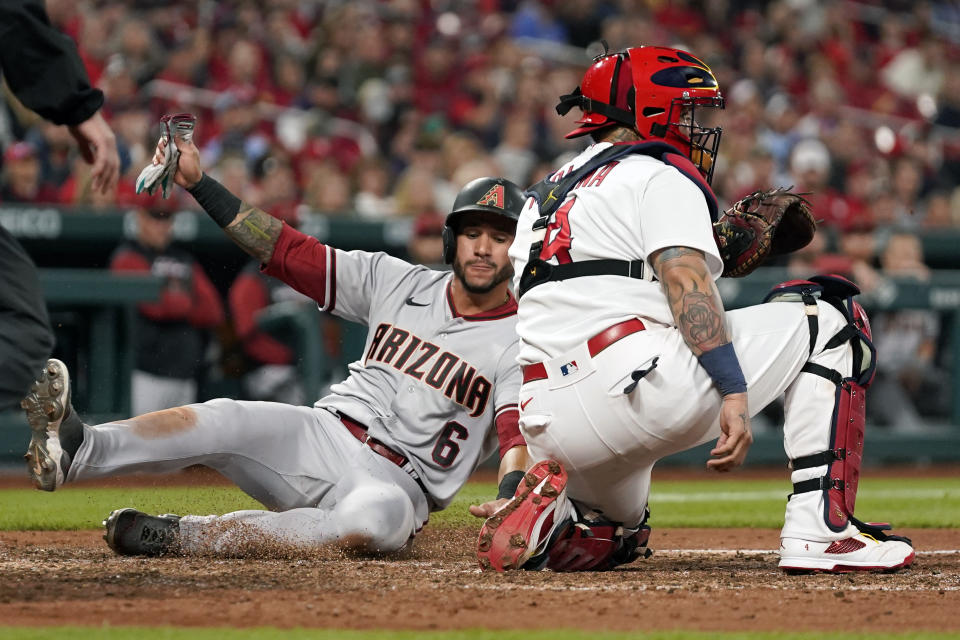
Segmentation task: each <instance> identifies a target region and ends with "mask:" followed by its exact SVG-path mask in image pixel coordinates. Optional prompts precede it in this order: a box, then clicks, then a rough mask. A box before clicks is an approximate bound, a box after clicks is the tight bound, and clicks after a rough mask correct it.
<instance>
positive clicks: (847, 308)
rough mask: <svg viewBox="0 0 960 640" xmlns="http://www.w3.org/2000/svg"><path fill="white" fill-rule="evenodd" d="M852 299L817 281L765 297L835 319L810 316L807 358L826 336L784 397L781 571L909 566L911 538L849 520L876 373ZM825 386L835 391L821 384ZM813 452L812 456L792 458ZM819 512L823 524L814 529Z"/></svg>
mask: <svg viewBox="0 0 960 640" xmlns="http://www.w3.org/2000/svg"><path fill="white" fill-rule="evenodd" d="M857 293H859V290H858V289H857V288H856V286H855V285H854V284H853V283H851V282H849V281H848V280H845V279H842V278H839V277H835V276H818V277H816V278H811V279H810V280H809V281H793V282H790V283H784V284H783V285H780V286H779V287H778V288H776V289H775V290H774V292H773V293H772V294H771V296H768V300H773V301H789V300H791V299H794V300H795V299H798V298H800V299H801V300H802V301H803V302H804V304H805V305H807V308H808V309H810V308H811V307H816V306H817V304H816V298H820V299H821V300H822V301H823V302H827V303H829V304H830V306H832V307H833V308H834V309H836V310H837V311H839V312H840V313H839V314H837V313H833V311H832V310H831V309H829V308H828V307H826V306H824V305H821V306H820V307H819V308H818V311H813V310H811V311H808V313H807V318H808V320H809V321H810V323H811V331H810V336H811V342H810V344H811V353H813V352H814V350H815V345H817V344H818V341H817V337H818V334H819V333H820V332H821V331H826V332H827V334H826V335H830V337H829V338H828V339H827V340H826V341H825V342H824V344H823V347H822V348H821V349H819V351H818V352H817V353H816V354H814V355H813V356H812V357H811V359H810V361H809V362H808V363H807V364H806V365H804V367H803V369H802V371H803V372H804V373H807V374H813V376H809V375H808V376H804V375H802V374H801V375H800V376H799V377H798V379H797V381H795V382H794V384H792V385H791V387H790V388H789V389H788V392H787V405H788V406H787V414H788V415H787V424H786V425H785V428H784V432H785V446H786V448H787V453H788V454H791V455H793V457H792V459H791V467H792V468H793V470H794V471H793V474H792V481H793V483H794V484H793V489H794V490H793V493H792V494H791V495H790V497H789V498H788V504H787V513H786V522H785V525H784V531H783V538H782V541H781V545H782V549H781V562H780V566H781V568H784V569H787V570H819V571H845V570H852V569H867V570H878V569H879V570H894V569H897V568H900V567H903V566H906V565H908V564H910V562H912V560H913V549H912V548H911V547H910V541H909V540H908V539H906V538H900V537H897V536H889V535H886V534H885V533H884V530H885V529H889V526H887V525H868V524H866V523H863V522H861V521H859V520H857V519H856V518H854V517H853V510H854V506H855V503H856V495H857V486H858V484H859V475H860V462H861V459H862V455H863V436H864V416H865V409H866V389H867V387H869V385H870V383H871V382H872V380H873V375H874V371H875V366H876V352H875V349H874V347H873V343H872V341H871V335H870V324H869V321H868V319H867V316H866V313H865V312H864V311H863V308H862V307H861V306H860V305H859V304H858V303H856V302H855V301H854V300H853V296H854V295H856V294H857ZM820 325H823V326H820ZM841 371H849V372H850V375H845V374H843V373H841ZM814 376H816V377H814ZM823 379H826V380H828V381H830V382H831V383H832V385H824V384H823ZM831 400H832V402H831ZM828 411H829V414H828V413H827V412H828ZM828 415H829V422H827V417H828ZM827 426H828V427H829V431H827V430H826V429H825V427H827ZM826 435H828V438H824V436H826ZM811 449H812V450H813V453H803V454H802V455H795V454H796V453H802V452H803V451H804V450H806V451H811ZM817 512H819V513H820V514H821V517H822V524H817V522H816V521H813V522H811V516H814V514H816V513H817ZM814 519H815V520H819V519H820V518H818V517H816V516H814ZM863 534H867V535H866V536H864V535H863Z"/></svg>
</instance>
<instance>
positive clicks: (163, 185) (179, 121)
mask: <svg viewBox="0 0 960 640" xmlns="http://www.w3.org/2000/svg"><path fill="white" fill-rule="evenodd" d="M160 124H161V130H160V140H159V141H158V142H157V150H156V152H155V153H154V155H153V160H152V161H151V163H150V164H149V165H147V166H146V167H144V168H143V171H141V172H140V175H139V176H138V177H137V184H136V190H137V193H141V192H143V191H146V192H147V193H149V194H150V195H153V194H154V193H155V192H156V190H157V188H158V187H159V188H160V193H161V195H162V196H163V197H164V198H168V197H169V196H170V193H171V191H172V189H173V176H174V174H176V172H177V162H178V161H179V160H180V150H179V149H177V145H175V144H173V142H172V136H178V137H180V138H181V139H183V140H186V141H188V142H189V141H190V140H191V139H193V129H194V126H195V124H196V118H195V117H194V116H193V115H191V114H189V113H178V114H176V115H165V116H163V118H161V119H160ZM164 143H166V144H164ZM161 146H163V150H162V151H161V150H160V147H161Z"/></svg>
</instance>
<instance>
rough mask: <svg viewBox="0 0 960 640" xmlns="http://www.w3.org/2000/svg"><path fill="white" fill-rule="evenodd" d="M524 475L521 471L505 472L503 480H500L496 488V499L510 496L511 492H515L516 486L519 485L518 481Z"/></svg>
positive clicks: (511, 495)
mask: <svg viewBox="0 0 960 640" xmlns="http://www.w3.org/2000/svg"><path fill="white" fill-rule="evenodd" d="M524 475H525V474H524V473H523V471H510V472H509V473H507V474H505V475H504V476H503V480H501V481H500V488H499V489H498V490H497V499H500V498H512V497H513V494H515V493H516V492H517V487H519V486H520V481H521V480H523V476H524Z"/></svg>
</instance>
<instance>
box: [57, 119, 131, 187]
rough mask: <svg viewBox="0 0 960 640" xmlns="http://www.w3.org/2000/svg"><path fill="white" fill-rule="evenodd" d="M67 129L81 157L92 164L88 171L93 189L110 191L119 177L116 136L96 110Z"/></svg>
mask: <svg viewBox="0 0 960 640" xmlns="http://www.w3.org/2000/svg"><path fill="white" fill-rule="evenodd" d="M68 129H69V130H70V133H71V134H72V135H73V137H74V138H76V140H77V144H78V145H79V146H80V153H81V155H83V159H84V160H86V161H87V162H89V163H90V164H92V165H93V169H92V171H91V172H90V177H91V179H92V185H91V186H92V187H93V190H94V191H99V192H100V193H104V194H107V193H111V192H112V191H113V190H114V189H115V188H116V186H117V179H118V178H119V177H120V155H119V154H118V153H117V138H116V136H114V135H113V131H111V130H110V125H108V124H107V121H106V120H104V119H103V116H102V115H100V112H99V111H98V112H96V113H95V114H93V115H92V116H91V117H89V118H88V119H86V120H84V121H83V122H81V123H80V124H78V125H74V126H72V127H68Z"/></svg>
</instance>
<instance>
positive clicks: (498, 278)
mask: <svg viewBox="0 0 960 640" xmlns="http://www.w3.org/2000/svg"><path fill="white" fill-rule="evenodd" d="M476 262H483V263H484V264H488V265H490V266H491V267H494V268H496V265H495V264H493V263H492V262H487V261H485V260H471V261H470V262H468V263H464V262H461V261H459V260H454V261H453V274H454V275H455V276H457V279H458V280H459V281H460V283H461V284H462V285H463V288H464V289H466V290H467V291H468V292H469V293H479V294H483V293H490V292H491V291H493V290H494V289H496V288H497V285H499V284H500V283H501V282H503V281H504V280H508V279H510V278H512V277H513V265H512V264H510V263H509V262H508V263H507V264H505V265H504V266H503V268H502V269H498V270H497V271H494V272H493V276H491V278H490V280H489V281H488V282H486V283H485V284H475V283H473V284H472V283H470V282H467V275H466V267H468V266H469V265H472V264H474V263H476Z"/></svg>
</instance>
